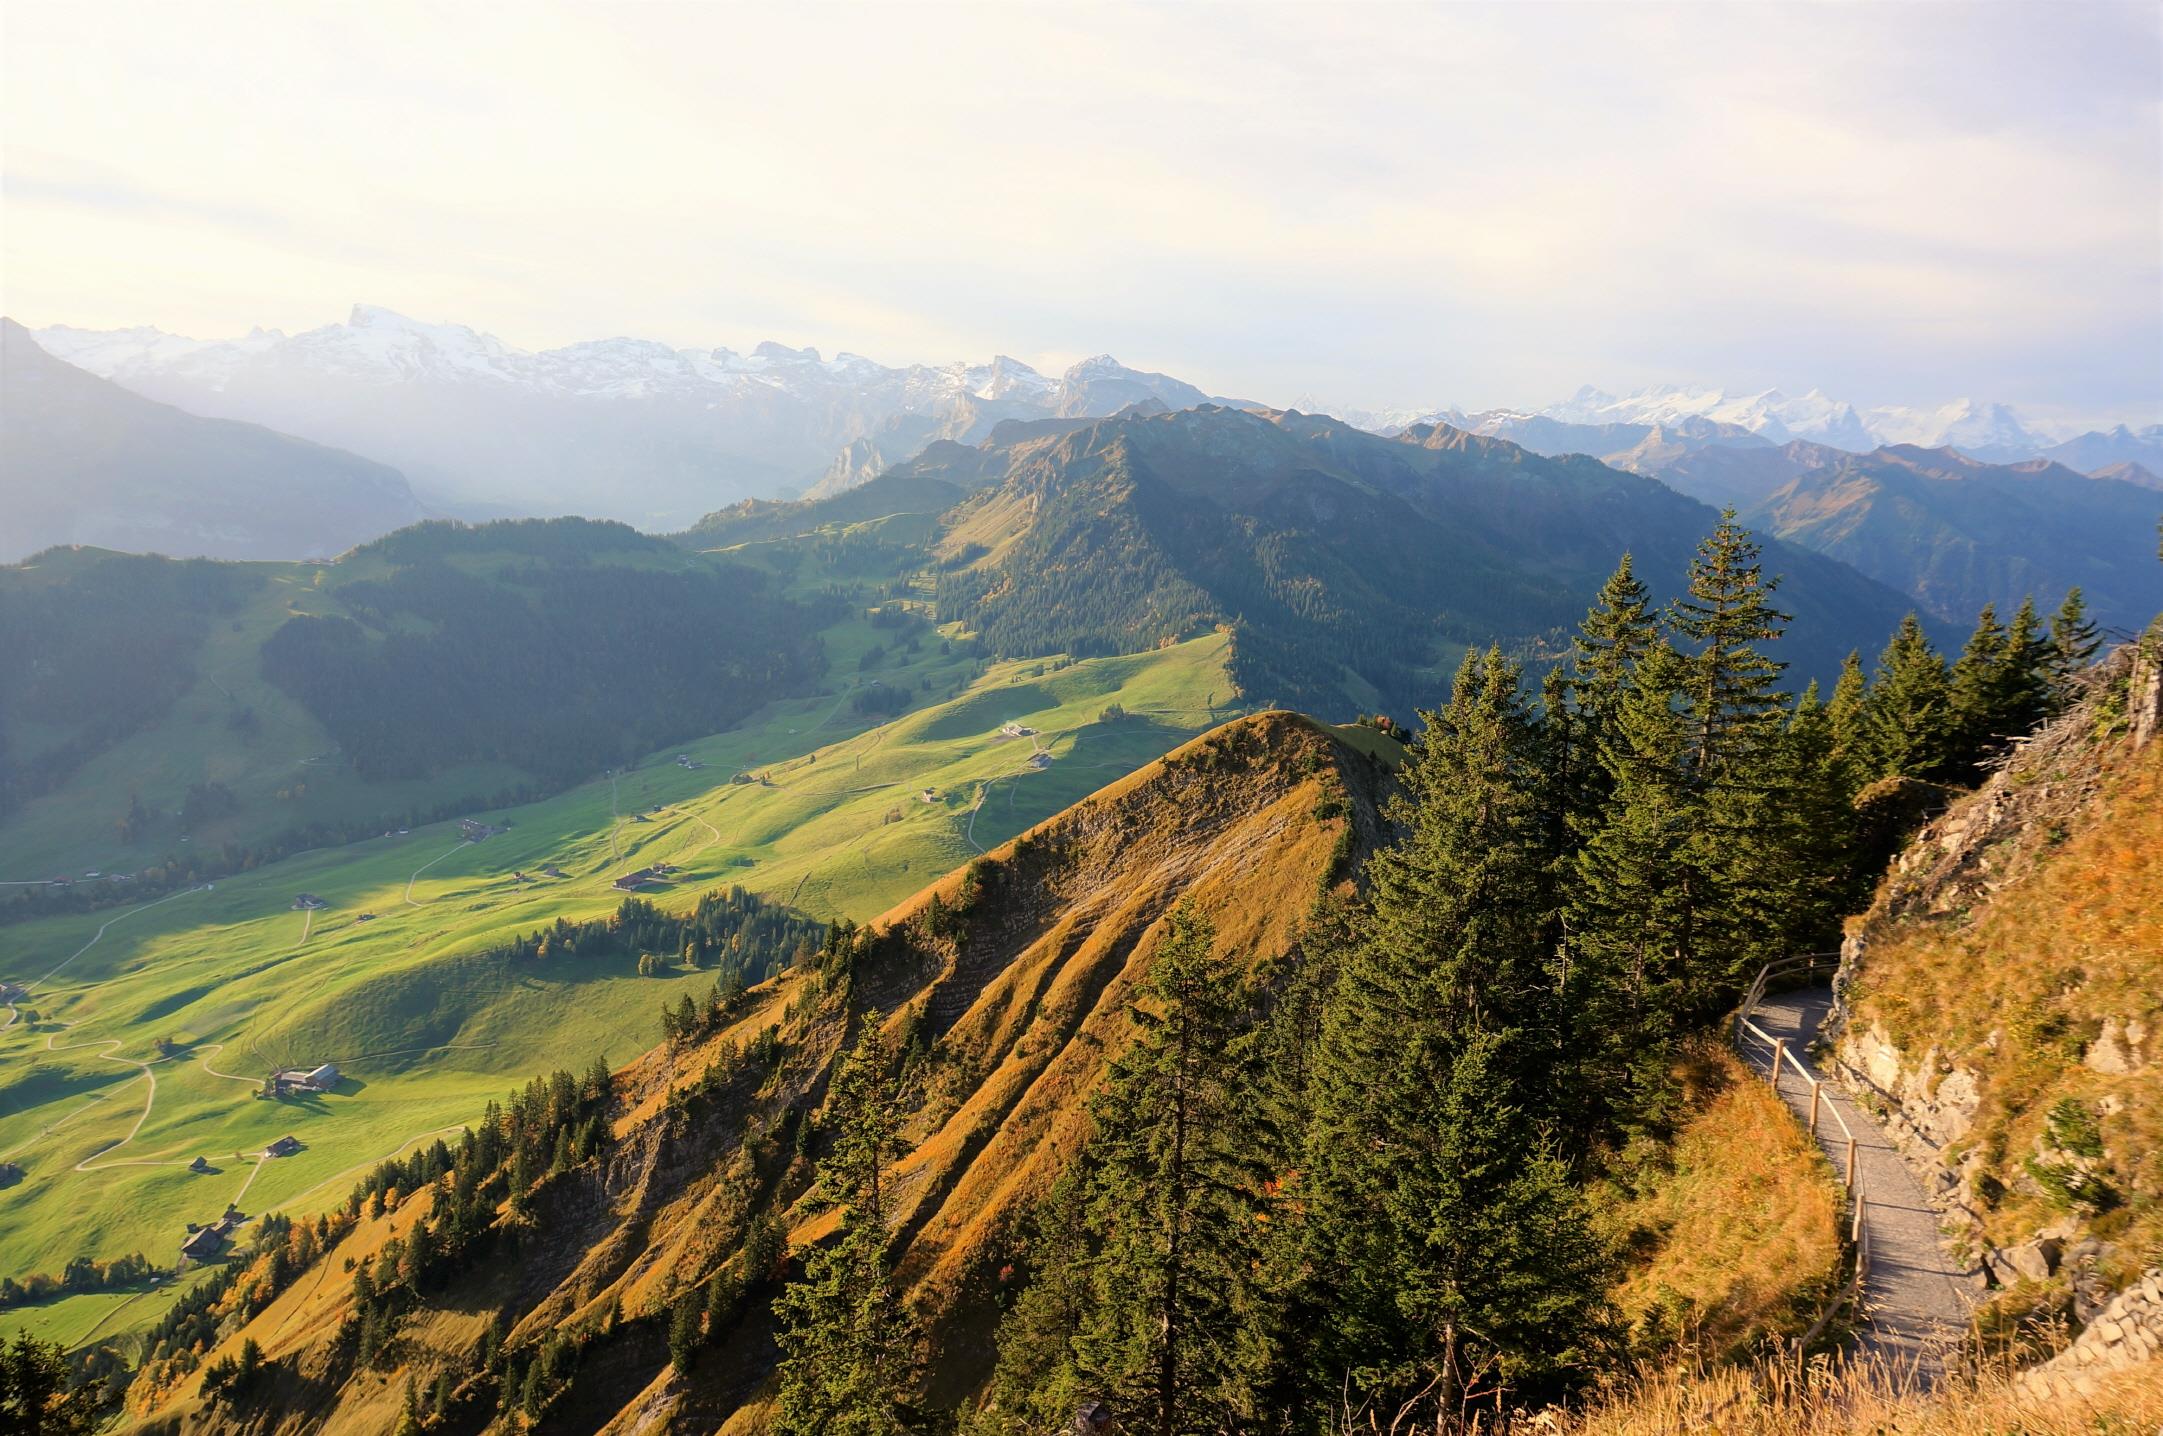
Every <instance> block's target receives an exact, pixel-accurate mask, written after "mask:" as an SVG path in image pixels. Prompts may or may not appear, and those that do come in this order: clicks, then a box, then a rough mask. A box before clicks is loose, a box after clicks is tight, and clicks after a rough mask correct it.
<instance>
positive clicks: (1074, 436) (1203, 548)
mask: <svg viewBox="0 0 2163 1436" xmlns="http://www.w3.org/2000/svg"><path fill="white" fill-rule="evenodd" d="M978 452H979V454H980V455H981V461H982V462H985V463H986V464H987V465H990V466H1000V467H1003V472H1002V473H1000V475H999V478H998V481H997V482H996V483H994V484H991V485H989V486H988V487H986V488H984V489H982V490H981V491H979V492H978V493H977V494H975V495H974V496H973V497H972V498H971V499H970V500H969V501H968V502H967V503H965V504H964V505H963V506H961V507H960V508H958V509H956V510H955V511H954V512H953V513H952V514H951V515H950V516H949V519H948V528H947V532H946V536H945V538H944V539H943V541H942V544H943V547H942V553H943V554H944V555H945V567H946V568H947V570H948V571H947V572H945V573H943V574H942V575H941V577H940V582H939V606H940V613H941V616H942V617H955V618H960V619H962V620H964V621H965V622H967V623H968V624H969V626H970V627H971V628H974V629H976V630H978V631H979V632H980V634H981V635H982V638H983V641H984V642H985V643H986V644H987V645H989V646H990V647H991V648H992V650H993V651H995V652H1000V653H1022V652H1045V651H1056V650H1069V651H1074V652H1108V651H1109V652H1116V651H1134V650H1136V649H1141V648H1147V647H1150V646H1152V645H1155V644H1157V643H1159V642H1163V641H1166V640H1168V639H1177V638H1181V637H1186V636H1190V635H1192V634H1194V633H1196V632H1201V631H1206V630H1207V629H1208V628H1210V627H1212V626H1219V625H1222V626H1227V627H1229V628H1230V629H1231V631H1232V633H1233V635H1234V647H1235V654H1236V658H1235V675H1236V676H1237V678H1238V680H1239V682H1240V685H1241V687H1242V688H1243V689H1244V690H1245V691H1246V692H1248V693H1249V694H1251V695H1253V696H1255V697H1256V698H1259V699H1262V700H1264V701H1271V700H1274V701H1279V702H1294V703H1297V704H1299V705H1301V706H1303V707H1308V708H1312V709H1315V710H1316V711H1320V712H1325V713H1329V714H1332V715H1339V714H1348V713H1349V712H1350V711H1352V710H1354V709H1360V708H1372V707H1374V706H1376V705H1382V706H1386V707H1393V708H1396V709H1397V710H1399V711H1408V710H1409V709H1410V708H1412V707H1414V706H1417V705H1419V704H1423V703H1430V702H1432V701H1433V699H1434V695H1435V693H1436V692H1437V691H1438V690H1439V688H1440V686H1441V685H1440V682H1439V680H1438V677H1437V670H1438V669H1439V668H1441V667H1443V666H1444V665H1446V664H1448V663H1449V662H1451V661H1452V659H1453V657H1454V655H1455V653H1456V652H1458V651H1461V648H1462V646H1464V645H1467V644H1484V643H1487V642H1490V641H1494V640H1501V641H1503V642H1507V643H1511V644H1516V645H1520V646H1523V647H1526V648H1528V649H1530V650H1532V651H1534V652H1535V653H1537V652H1540V651H1542V650H1543V649H1545V648H1546V647H1549V646H1551V645H1552V644H1554V643H1555V642H1557V641H1558V640H1557V638H1556V634H1557V633H1558V632H1559V631H1560V630H1561V629H1562V628H1564V627H1565V626H1567V625H1570V624H1573V623H1575V622H1576V620H1577V619H1578V618H1580V617H1582V615H1583V613H1584V610H1585V607H1586V605H1587V603H1588V602H1589V600H1590V598H1591V596H1592V594H1593V592H1594V590H1595V589H1596V588H1597V587H1598V585H1599V583H1600V582H1601V580H1602V579H1604V578H1605V577H1606V576H1607V574H1608V572H1609V571H1610V570H1611V569H1612V568H1613V566H1614V561H1615V556H1616V553H1617V552H1618V550H1620V549H1624V548H1627V549H1630V550H1632V551H1634V553H1635V555H1636V558H1637V570H1638V572H1639V573H1640V574H1641V575H1642V576H1644V577H1645V578H1646V579H1647V580H1648V581H1649V582H1651V583H1653V584H1654V586H1655V588H1656V590H1657V591H1658V592H1659V593H1660V595H1661V596H1663V597H1664V596H1665V595H1666V594H1668V593H1671V592H1672V591H1673V587H1674V585H1676V584H1678V583H1679V582H1680V581H1681V579H1682V576H1683V575H1684V574H1685V572H1686V571H1687V567H1688V562H1689V558H1690V554H1691V552H1692V550H1693V547H1694V545H1695V544H1696V542H1697V540H1698V538H1699V537H1701V536H1702V535H1703V534H1704V533H1705V532H1707V531H1708V530H1709V529H1710V528H1711V527H1712V525H1713V524H1714V522H1715V520H1716V516H1715V514H1714V513H1713V512H1712V511H1711V510H1708V509H1706V508H1705V507H1704V506H1703V505H1700V504H1698V503H1696V502H1694V501H1692V500H1690V499H1687V498H1684V497H1683V496H1681V495H1680V494H1677V493H1675V492H1674V491H1673V490H1672V489H1670V488H1668V487H1666V486H1665V485H1663V484H1661V483H1659V482H1657V481H1655V480H1652V479H1648V478H1644V477H1640V476H1637V475H1633V474H1626V473H1623V472H1620V471H1618V470H1616V469H1612V468H1609V467H1607V466H1605V465H1603V464H1600V463H1598V462H1597V461H1595V460H1592V459H1588V458H1583V457H1569V458H1563V459H1546V458H1542V457H1540V456H1538V455H1536V454H1533V453H1531V452H1530V451H1528V450H1526V449H1524V448H1522V447H1520V446H1518V445H1516V444H1512V443H1508V442H1506V441H1504V440H1500V439H1491V438H1485V437H1482V436H1478V435H1473V434H1468V433H1466V432H1464V431H1462V430H1458V429H1453V428H1450V427H1448V426H1446V425H1418V426H1414V427H1413V428H1410V429H1407V430H1405V431H1404V432H1403V433H1401V434H1400V435H1398V436H1397V437H1396V438H1394V439H1384V438H1380V437H1378V436H1376V435H1372V434H1368V433H1365V432H1363V431H1360V430H1357V429H1354V428H1352V427H1350V426H1349V425H1346V424H1342V423H1339V422H1337V421H1336V420H1332V419H1325V418H1317V417H1311V416H1307V415H1302V414H1298V413H1266V414H1254V413H1247V412H1241V411H1235V410H1230V409H1223V408H1214V407H1205V408H1200V409H1195V410H1189V411H1186V412H1183V413H1178V414H1165V415H1153V416H1152V415H1139V414H1136V415H1130V416H1126V417H1121V418H1115V419H1111V420H1104V421H1099V422H1097V423H1095V424H1091V425H1089V426H1087V427H1085V428H1081V429H1077V430H1074V431H1072V432H1070V433H1065V434H1055V435H1036V434H1033V433H1032V434H1028V435H1026V436H1020V437H1016V438H1015V439H1013V440H1012V441H1010V442H1002V441H1001V440H1000V439H998V438H996V437H995V438H994V440H992V441H991V442H990V443H988V444H987V445H985V446H983V447H982V449H980V450H979V451H978ZM952 460H953V456H952V454H951V453H950V451H949V450H948V449H946V448H944V447H940V448H935V449H933V450H931V451H927V453H926V455H925V456H924V459H923V460H920V461H919V463H923V462H924V461H937V462H940V463H942V464H946V465H948V466H949V467H951V466H952ZM919 472H920V470H919V469H918V467H917V466H916V465H910V466H904V467H903V468H902V469H901V470H898V471H897V473H901V474H909V475H915V474H918V473H919ZM1767 562H1768V564H1769V565H1770V567H1771V568H1772V569H1773V570H1774V571H1775V572H1779V573H1782V574H1784V575H1786V579H1787V582H1786V586H1785V587H1784V588H1783V589H1782V590H1781V597H1782V601H1783V603H1784V604H1785V605H1786V606H1787V607H1788V608H1789V609H1790V610H1791V611H1792V612H1793V613H1794V614H1795V615H1796V623H1795V625H1794V633H1795V635H1796V637H1795V639H1794V640H1793V644H1792V648H1791V651H1790V652H1789V654H1788V655H1787V656H1788V657H1789V658H1790V659H1791V660H1792V662H1793V663H1794V665H1795V667H1796V669H1797V672H1798V674H1800V675H1829V674H1830V673H1831V672H1832V671H1834V670H1835V669H1837V666H1838V663H1839V655H1840V654H1841V653H1843V652H1845V651H1846V648H1847V647H1850V646H1855V645H1875V644H1876V643H1877V642H1878V641H1880V637H1881V635H1882V634H1883V633H1885V632H1889V631H1890V628H1891V626H1892V624H1894V623H1895V622H1897V620H1898V615H1899V614H1900V613H1901V612H1902V611H1903V610H1904V609H1905V608H1906V607H1907V606H1908V604H1907V601H1906V600H1905V598H1903V597H1902V596H1901V595H1899V594H1896V593H1893V592H1891V591H1889V590H1887V589H1885V588H1882V587H1880V586H1879V585H1877V584H1875V583H1872V582H1871V581H1869V580H1867V579H1864V578H1862V577H1861V576H1860V575H1857V574H1855V573H1854V572H1852V571H1850V570H1848V569H1847V568H1845V567H1844V566H1842V565H1841V564H1839V563H1837V562H1832V561H1829V560H1827V559H1825V558H1822V557H1820V556H1817V555H1814V554H1810V553H1807V552H1804V551H1801V550H1797V549H1794V548H1787V547H1782V546H1780V545H1778V544H1774V545H1771V546H1770V548H1769V549H1768V554H1767Z"/></svg>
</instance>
